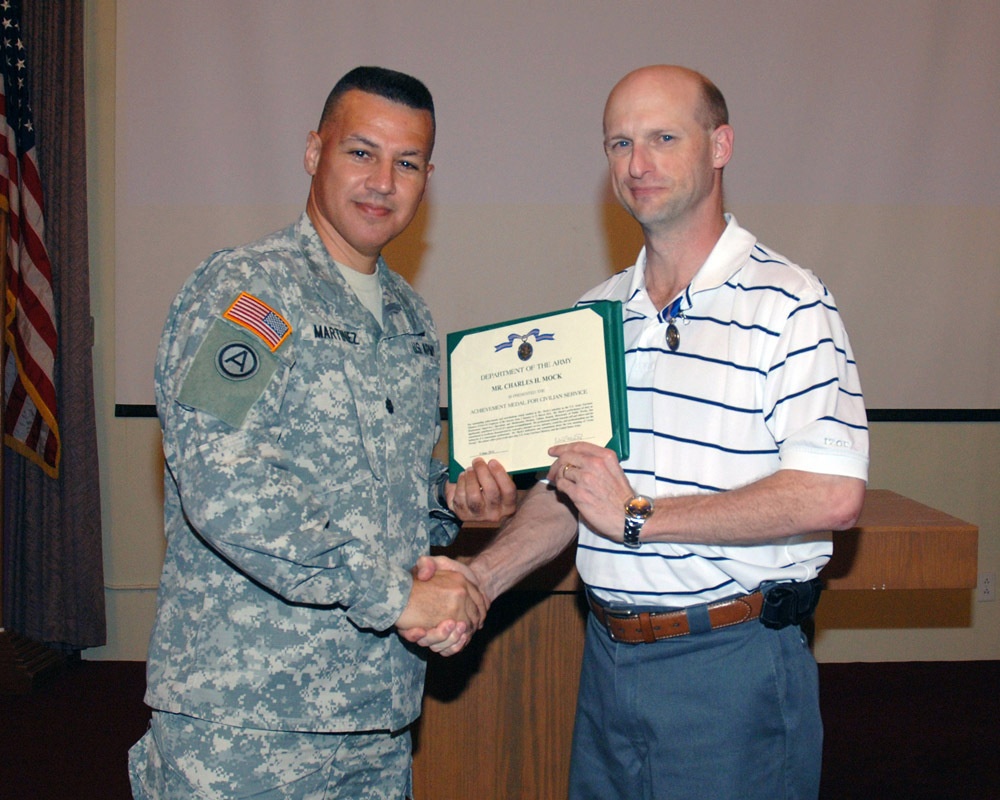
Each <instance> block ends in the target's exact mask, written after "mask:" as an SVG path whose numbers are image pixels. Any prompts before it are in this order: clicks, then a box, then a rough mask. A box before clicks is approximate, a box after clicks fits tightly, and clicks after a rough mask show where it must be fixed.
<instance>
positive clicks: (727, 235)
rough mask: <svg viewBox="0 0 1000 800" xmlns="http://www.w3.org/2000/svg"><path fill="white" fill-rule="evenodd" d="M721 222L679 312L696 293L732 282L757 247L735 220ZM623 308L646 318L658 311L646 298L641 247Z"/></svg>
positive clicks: (747, 232)
mask: <svg viewBox="0 0 1000 800" xmlns="http://www.w3.org/2000/svg"><path fill="white" fill-rule="evenodd" d="M725 219H726V227H725V230H723V231H722V236H720V237H719V241H717V242H716V243H715V247H713V248H712V252H711V253H709V254H708V258H707V259H705V263H704V264H702V265H701V268H700V269H699V270H698V271H697V272H696V273H695V276H694V278H693V279H692V280H691V283H690V284H688V286H687V288H686V289H685V290H684V292H683V294H682V297H681V305H680V311H687V310H688V309H689V308H691V302H692V297H693V296H694V295H696V294H698V292H704V291H708V290H710V289H717V288H719V287H720V286H722V285H723V284H724V283H725V282H726V281H728V280H729V279H730V278H732V277H733V275H735V274H736V273H737V272H738V271H739V270H740V269H742V267H743V265H744V264H746V262H747V260H748V259H749V258H750V253H751V252H753V248H754V246H755V245H756V244H757V237H755V236H754V235H753V234H752V233H750V231H748V230H744V229H743V228H741V227H740V225H739V223H738V222H737V221H736V217H734V216H733V215H732V214H728V213H727V214H726V215H725ZM625 307H626V308H627V309H628V310H629V311H632V312H635V313H638V314H642V315H643V316H647V317H655V316H656V315H657V314H658V313H659V311H660V309H657V308H655V307H654V306H653V303H652V302H651V301H650V299H649V295H647V294H646V248H645V247H643V248H642V250H640V251H639V257H638V258H637V259H636V262H635V268H634V270H633V272H632V282H631V285H630V286H629V292H628V300H627V301H626V303H625Z"/></svg>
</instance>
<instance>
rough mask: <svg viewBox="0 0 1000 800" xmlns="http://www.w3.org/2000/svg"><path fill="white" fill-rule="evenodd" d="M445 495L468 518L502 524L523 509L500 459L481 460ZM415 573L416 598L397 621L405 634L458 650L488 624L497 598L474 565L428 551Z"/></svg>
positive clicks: (440, 649) (447, 651)
mask: <svg viewBox="0 0 1000 800" xmlns="http://www.w3.org/2000/svg"><path fill="white" fill-rule="evenodd" d="M445 499H446V500H447V502H448V507H449V508H450V509H451V510H452V511H453V512H455V514H457V515H458V517H459V519H461V520H462V521H463V522H473V521H475V522H494V523H501V522H503V521H504V520H506V519H507V518H508V517H510V516H511V515H512V514H513V513H514V511H515V510H516V508H517V489H516V488H515V486H514V482H513V481H512V480H511V478H510V476H509V475H508V474H507V473H506V471H505V470H504V469H503V467H502V466H501V465H500V464H499V463H498V462H496V461H491V462H490V463H489V464H487V463H486V462H484V461H482V460H480V459H477V460H476V461H475V462H473V465H472V467H470V468H469V469H468V470H467V471H466V472H464V473H462V474H461V475H460V476H459V477H458V481H457V483H454V484H452V483H449V484H447V485H446V487H445ZM411 573H412V574H413V588H412V589H411V590H410V599H409V601H408V602H407V604H406V608H405V609H403V613H402V614H401V615H400V616H399V619H397V620H396V628H397V629H398V631H399V634H400V636H402V637H403V638H404V639H406V640H407V641H409V642H413V643H415V644H418V645H420V646H421V647H429V648H430V649H431V650H432V651H434V652H435V653H440V654H441V655H444V656H450V655H454V654H455V653H457V652H459V651H460V650H462V649H463V648H464V647H465V645H466V644H468V643H469V641H470V640H471V639H472V635H473V634H474V633H475V632H476V631H477V630H479V629H480V628H481V627H482V626H483V622H484V621H485V619H486V612H487V610H488V609H489V606H490V602H491V601H492V599H493V598H491V597H488V596H487V593H486V592H485V591H483V589H481V588H480V583H482V581H481V580H480V578H479V577H478V576H477V575H476V574H475V572H474V571H473V569H472V568H471V567H470V566H469V565H467V564H463V563H461V562H459V561H455V560H454V559H451V558H447V557H445V556H422V557H421V558H420V559H419V560H418V561H417V563H416V564H415V565H414V567H413V568H412V570H411Z"/></svg>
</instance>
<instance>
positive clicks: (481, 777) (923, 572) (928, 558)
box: [414, 489, 979, 800]
mask: <svg viewBox="0 0 1000 800" xmlns="http://www.w3.org/2000/svg"><path fill="white" fill-rule="evenodd" d="M493 534H494V532H493V531H492V530H490V529H470V530H466V531H463V532H462V534H461V535H460V536H459V538H458V541H457V542H456V544H454V545H452V546H451V547H448V548H442V549H441V550H439V551H438V552H441V553H444V554H446V555H450V556H468V555H472V554H474V553H475V552H476V551H478V550H479V549H481V548H482V547H484V546H485V544H486V543H487V542H488V541H489V540H490V538H492V536H493ZM978 535H979V531H978V528H977V527H976V526H975V525H971V524H969V523H967V522H963V521H962V520H960V519H956V518H955V517H952V516H950V515H948V514H945V513H944V512H941V511H937V510H936V509H933V508H929V507H928V506H925V505H923V504H921V503H918V502H916V501H915V500H910V499H908V498H906V497H902V496H901V495H898V494H896V493H894V492H890V491H886V490H878V489H874V490H870V491H869V492H868V494H867V497H866V499H865V506H864V510H863V511H862V513H861V519H860V520H859V521H858V524H857V526H856V527H854V528H851V529H850V530H847V531H838V532H836V533H834V534H833V540H834V554H833V558H832V559H831V560H830V563H829V565H828V566H827V567H826V568H825V569H824V570H823V573H822V574H823V578H824V580H825V583H826V588H827V589H828V590H834V591H835V590H846V589H865V590H869V591H870V590H872V589H875V590H879V591H881V590H891V589H971V588H973V587H975V585H976V573H977V545H978ZM574 550H575V548H574V547H571V548H569V550H567V551H566V552H565V553H564V554H563V555H562V556H560V557H559V558H558V559H556V560H555V561H554V562H552V563H551V564H549V565H547V566H546V567H543V568H542V569H540V570H538V571H537V572H535V573H534V574H532V575H530V576H528V577H527V578H526V579H525V580H524V581H522V583H521V584H519V585H518V586H517V587H515V588H514V589H513V590H511V591H510V592H508V593H507V594H506V595H504V596H503V597H501V598H499V599H498V600H497V601H496V602H495V603H494V605H493V608H492V609H491V610H490V616H489V618H488V620H487V624H486V627H485V628H484V629H483V630H482V631H480V632H479V633H478V634H477V635H476V637H475V638H474V639H473V641H472V644H470V645H469V647H468V648H467V649H466V650H465V651H464V652H462V653H460V654H459V655H457V656H454V657H452V658H447V659H446V658H440V657H438V656H432V657H431V660H430V663H429V665H428V672H427V690H426V692H425V696H424V713H423V716H422V717H421V720H420V723H419V724H418V726H417V729H416V732H415V735H414V796H415V797H417V798H434V799H436V798H448V800H513V799H514V798H531V800H550V799H551V800H562V798H565V797H566V793H567V781H568V776H569V751H570V738H571V736H572V731H573V715H574V710H575V704H576V689H577V684H578V682H579V670H580V659H581V657H582V654H583V630H584V619H585V617H584V607H583V604H582V598H581V594H580V591H579V589H580V580H579V577H578V576H577V574H576V570H575V568H574V566H573V555H574Z"/></svg>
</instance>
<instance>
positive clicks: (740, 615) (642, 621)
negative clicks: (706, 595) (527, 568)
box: [587, 592, 764, 644]
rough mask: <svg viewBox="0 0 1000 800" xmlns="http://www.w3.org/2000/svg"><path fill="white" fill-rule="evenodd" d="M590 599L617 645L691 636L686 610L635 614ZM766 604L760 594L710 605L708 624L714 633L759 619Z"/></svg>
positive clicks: (593, 608) (601, 621) (592, 609)
mask: <svg viewBox="0 0 1000 800" xmlns="http://www.w3.org/2000/svg"><path fill="white" fill-rule="evenodd" d="M587 600H588V601H589V603H590V610H591V611H593V612H594V616H595V617H597V621H598V622H600V623H601V624H602V625H603V626H604V627H605V628H606V629H607V631H608V635H609V636H610V637H611V638H612V639H613V640H614V641H616V642H624V643H625V644H643V643H646V644H649V643H650V642H656V641H659V640H661V639H673V638H674V637H675V636H686V635H687V634H689V633H691V626H690V622H689V621H688V612H687V611H686V610H684V609H681V610H680V611H664V612H658V611H643V612H642V613H639V614H635V613H629V612H628V611H618V610H615V609H610V608H605V607H604V606H602V605H600V604H599V603H598V602H597V601H596V600H594V598H593V597H591V595H590V593H589V592H588V593H587ZM763 604H764V596H763V595H762V594H761V593H760V592H754V593H753V594H745V595H741V596H740V597H734V598H732V599H731V600H720V601H719V602H717V603H709V604H708V622H709V625H710V626H711V628H712V630H715V629H716V628H728V627H730V626H732V625H739V624H740V623H742V622H748V621H749V620H752V619H757V617H759V616H760V609H761V606H762V605H763Z"/></svg>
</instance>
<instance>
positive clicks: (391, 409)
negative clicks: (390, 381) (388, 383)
mask: <svg viewBox="0 0 1000 800" xmlns="http://www.w3.org/2000/svg"><path fill="white" fill-rule="evenodd" d="M385 410H386V411H388V412H389V413H390V414H391V413H393V412H394V411H395V410H396V409H395V407H394V406H393V405H392V400H390V399H389V398H388V397H387V398H385Z"/></svg>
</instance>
